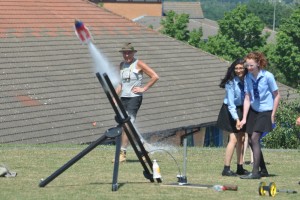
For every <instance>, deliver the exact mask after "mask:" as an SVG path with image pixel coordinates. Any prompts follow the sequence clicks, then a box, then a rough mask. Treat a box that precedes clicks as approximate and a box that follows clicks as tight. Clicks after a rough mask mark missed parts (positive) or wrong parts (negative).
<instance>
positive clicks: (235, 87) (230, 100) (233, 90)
mask: <svg viewBox="0 0 300 200" xmlns="http://www.w3.org/2000/svg"><path fill="white" fill-rule="evenodd" d="M241 84H242V86H241ZM243 84H244V83H243V82H241V80H240V79H239V77H238V76H235V77H234V78H233V79H232V80H231V81H228V82H227V83H226V84H225V90H226V96H225V98H224V101H223V102H224V104H226V105H227V106H228V110H229V112H230V114H231V116H232V118H233V119H234V120H237V119H238V118H239V117H238V114H237V112H236V107H237V106H241V105H243V102H244V97H245V95H244V92H243V87H244V86H243Z"/></svg>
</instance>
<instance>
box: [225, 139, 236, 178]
mask: <svg viewBox="0 0 300 200" xmlns="http://www.w3.org/2000/svg"><path fill="white" fill-rule="evenodd" d="M236 143H237V135H236V133H230V134H229V142H228V144H227V147H226V151H225V159H224V169H223V172H222V175H223V176H236V174H235V173H233V172H232V171H231V170H230V163H231V159H232V156H233V152H234V148H235V146H236Z"/></svg>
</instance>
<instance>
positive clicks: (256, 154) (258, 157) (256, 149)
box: [251, 132, 264, 174]
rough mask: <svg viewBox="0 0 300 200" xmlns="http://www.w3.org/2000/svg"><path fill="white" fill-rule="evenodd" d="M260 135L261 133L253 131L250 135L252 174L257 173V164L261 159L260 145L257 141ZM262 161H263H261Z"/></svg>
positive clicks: (258, 164)
mask: <svg viewBox="0 0 300 200" xmlns="http://www.w3.org/2000/svg"><path fill="white" fill-rule="evenodd" d="M260 136H261V133H258V132H253V134H252V135H251V147H252V151H253V161H254V162H253V169H252V173H253V174H259V166H260V164H261V161H263V156H262V152H261V146H260V143H259V138H260ZM263 162H264V161H263Z"/></svg>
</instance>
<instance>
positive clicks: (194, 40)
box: [188, 27, 203, 48]
mask: <svg viewBox="0 0 300 200" xmlns="http://www.w3.org/2000/svg"><path fill="white" fill-rule="evenodd" d="M202 36H203V31H202V27H200V28H199V29H198V30H197V29H193V30H192V31H191V32H190V34H189V39H188V43H189V44H190V45H192V46H194V47H197V48H199V47H200V43H201V38H202Z"/></svg>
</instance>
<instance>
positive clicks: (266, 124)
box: [246, 108, 273, 135]
mask: <svg viewBox="0 0 300 200" xmlns="http://www.w3.org/2000/svg"><path fill="white" fill-rule="evenodd" d="M271 116H272V111H265V112H256V111H255V110H253V109H252V108H250V109H249V113H248V118H247V128H246V132H247V133H248V134H250V135H251V134H252V133H253V132H258V133H263V132H270V131H272V129H273V128H272V119H271Z"/></svg>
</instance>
